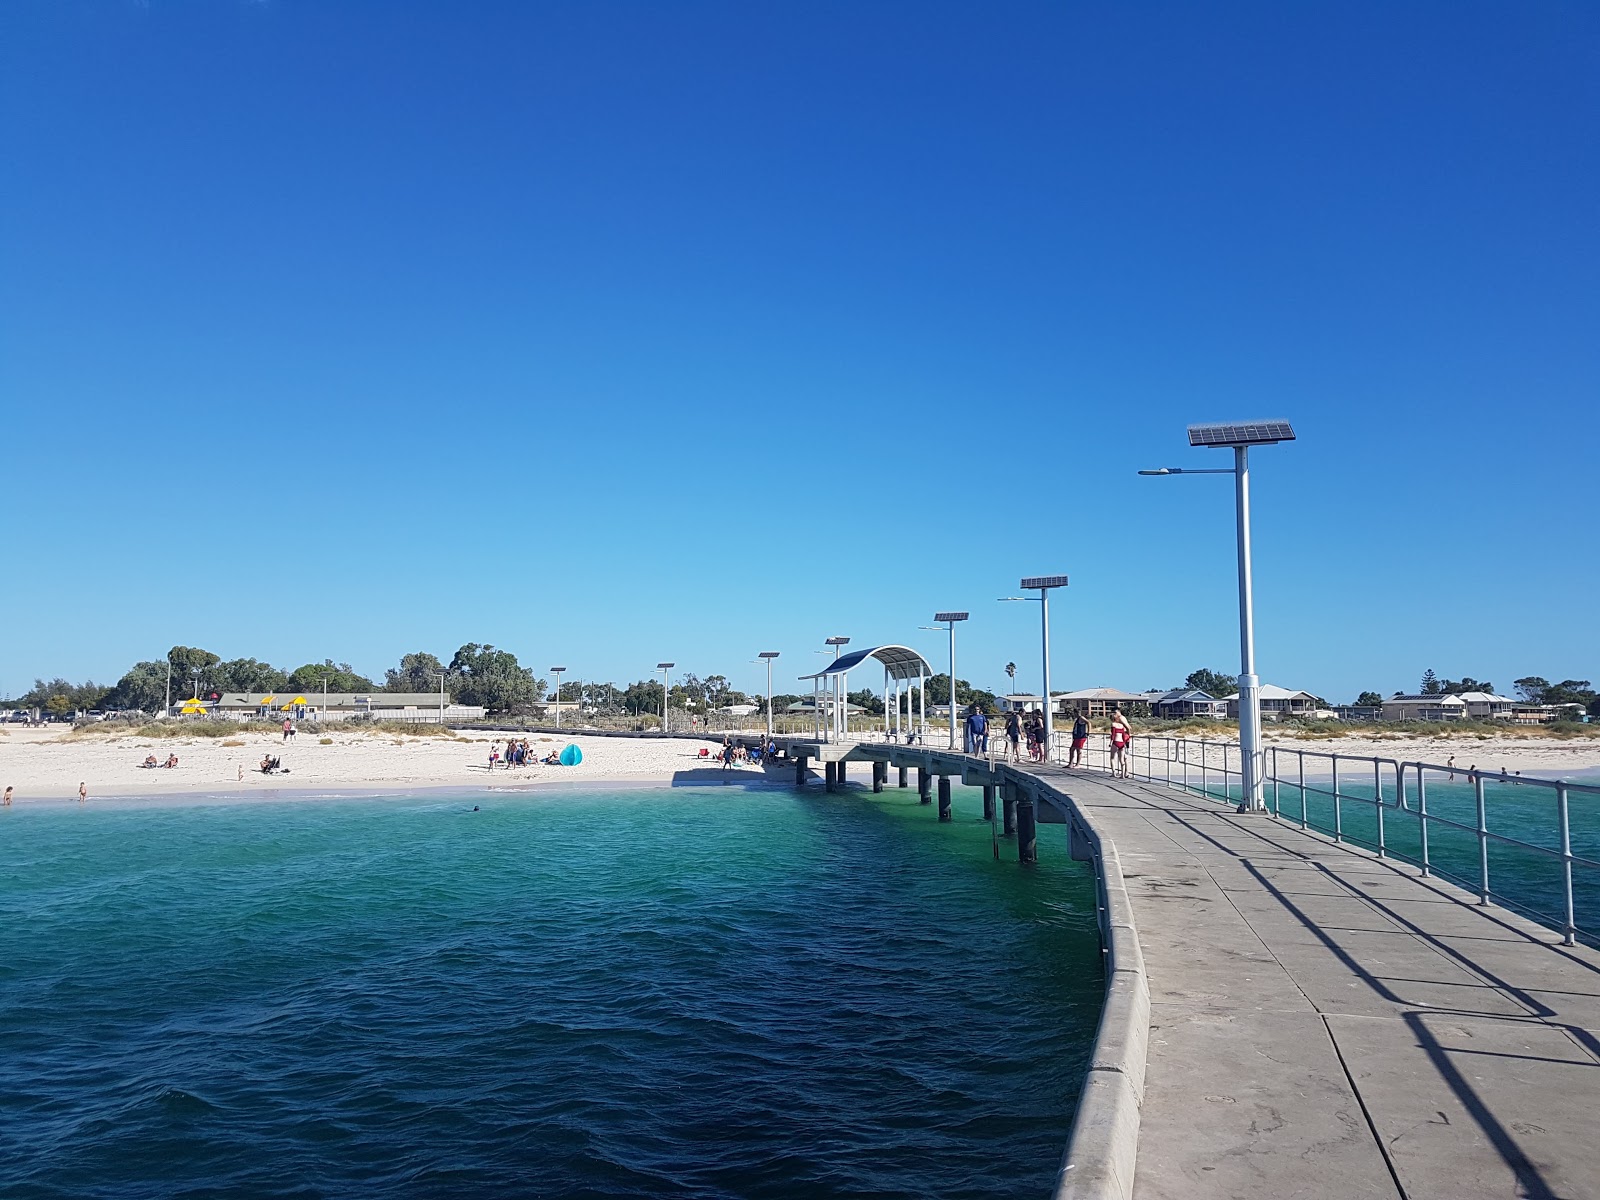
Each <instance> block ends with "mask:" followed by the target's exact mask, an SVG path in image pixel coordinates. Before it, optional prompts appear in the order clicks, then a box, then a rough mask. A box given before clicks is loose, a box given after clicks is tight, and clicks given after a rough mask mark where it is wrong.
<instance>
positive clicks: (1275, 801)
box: [1272, 746, 1278, 821]
mask: <svg viewBox="0 0 1600 1200" xmlns="http://www.w3.org/2000/svg"><path fill="white" fill-rule="evenodd" d="M1272 819H1273V820H1274V821H1276V820H1277V819H1278V748H1277V747H1276V746H1274V747H1273V748H1272Z"/></svg>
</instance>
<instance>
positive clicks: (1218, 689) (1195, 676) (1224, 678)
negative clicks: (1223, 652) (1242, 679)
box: [1183, 667, 1239, 700]
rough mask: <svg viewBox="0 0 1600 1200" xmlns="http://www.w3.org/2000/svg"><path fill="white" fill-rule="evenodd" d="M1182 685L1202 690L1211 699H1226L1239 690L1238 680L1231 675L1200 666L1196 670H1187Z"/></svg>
mask: <svg viewBox="0 0 1600 1200" xmlns="http://www.w3.org/2000/svg"><path fill="white" fill-rule="evenodd" d="M1183 686H1184V687H1188V688H1194V689H1195V690H1196V691H1201V692H1204V693H1205V694H1206V695H1208V696H1210V697H1211V698H1212V699H1213V700H1226V699H1227V698H1228V697H1229V696H1231V695H1233V694H1234V693H1235V692H1237V691H1238V690H1239V680H1238V678H1237V677H1235V676H1233V675H1224V674H1223V673H1222V672H1221V671H1213V670H1210V669H1209V668H1206V667H1201V668H1200V669H1199V670H1198V671H1190V672H1189V677H1188V678H1187V679H1185V680H1184V681H1183Z"/></svg>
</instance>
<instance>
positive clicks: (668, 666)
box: [656, 663, 678, 733]
mask: <svg viewBox="0 0 1600 1200" xmlns="http://www.w3.org/2000/svg"><path fill="white" fill-rule="evenodd" d="M677 665H678V664H677V663H657V664H656V670H658V671H660V672H661V732H662V733H665V732H666V731H667V672H668V671H670V670H672V668H673V667H675V666H677Z"/></svg>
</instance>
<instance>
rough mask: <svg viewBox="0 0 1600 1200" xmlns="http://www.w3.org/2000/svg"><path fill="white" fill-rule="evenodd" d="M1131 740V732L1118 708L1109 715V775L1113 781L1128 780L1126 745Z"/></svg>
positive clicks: (1126, 720)
mask: <svg viewBox="0 0 1600 1200" xmlns="http://www.w3.org/2000/svg"><path fill="white" fill-rule="evenodd" d="M1132 740H1133V730H1131V729H1129V728H1128V719H1127V718H1126V717H1124V716H1123V715H1122V710H1121V709H1120V708H1119V709H1117V710H1116V711H1115V712H1113V713H1112V714H1111V775H1112V777H1113V778H1115V779H1127V778H1128V743H1129V742H1130V741H1132Z"/></svg>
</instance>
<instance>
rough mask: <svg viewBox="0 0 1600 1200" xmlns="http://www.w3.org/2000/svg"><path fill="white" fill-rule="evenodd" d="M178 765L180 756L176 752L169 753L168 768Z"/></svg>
mask: <svg viewBox="0 0 1600 1200" xmlns="http://www.w3.org/2000/svg"><path fill="white" fill-rule="evenodd" d="M177 765H178V756H177V755H176V754H169V755H167V761H166V767H167V769H168V770H171V769H172V768H173V767H175V766H177Z"/></svg>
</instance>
